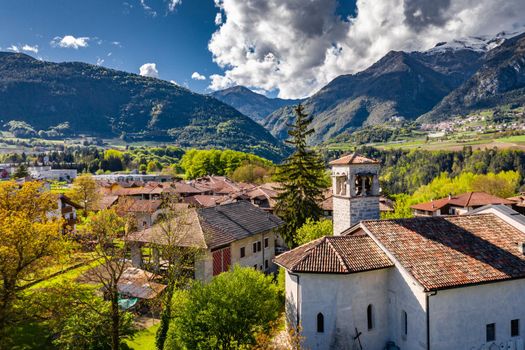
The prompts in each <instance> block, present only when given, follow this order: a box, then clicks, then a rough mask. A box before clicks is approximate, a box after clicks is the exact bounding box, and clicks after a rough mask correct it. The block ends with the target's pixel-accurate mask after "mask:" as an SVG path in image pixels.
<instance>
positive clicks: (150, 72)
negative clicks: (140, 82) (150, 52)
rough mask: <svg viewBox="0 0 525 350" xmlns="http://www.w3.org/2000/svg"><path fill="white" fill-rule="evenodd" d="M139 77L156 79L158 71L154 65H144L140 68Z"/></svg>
mask: <svg viewBox="0 0 525 350" xmlns="http://www.w3.org/2000/svg"><path fill="white" fill-rule="evenodd" d="M139 74H140V75H142V76H144V77H151V78H158V77H159V71H158V70H157V64H156V63H144V64H143V65H142V66H140V73H139Z"/></svg>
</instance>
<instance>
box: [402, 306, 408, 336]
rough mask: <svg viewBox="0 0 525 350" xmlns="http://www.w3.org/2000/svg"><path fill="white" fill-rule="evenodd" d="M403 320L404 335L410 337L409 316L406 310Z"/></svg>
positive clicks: (403, 313)
mask: <svg viewBox="0 0 525 350" xmlns="http://www.w3.org/2000/svg"><path fill="white" fill-rule="evenodd" d="M401 320H402V322H403V335H404V336H405V337H406V336H407V335H408V315H407V312H406V311H405V310H403V312H402V314H401Z"/></svg>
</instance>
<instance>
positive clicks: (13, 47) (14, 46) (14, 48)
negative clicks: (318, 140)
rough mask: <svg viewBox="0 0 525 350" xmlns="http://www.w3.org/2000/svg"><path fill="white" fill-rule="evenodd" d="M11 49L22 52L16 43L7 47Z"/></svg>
mask: <svg viewBox="0 0 525 350" xmlns="http://www.w3.org/2000/svg"><path fill="white" fill-rule="evenodd" d="M7 49H8V50H9V51H13V52H20V49H19V48H18V46H16V45H11V46H9V47H8V48H7Z"/></svg>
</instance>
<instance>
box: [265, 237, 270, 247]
mask: <svg viewBox="0 0 525 350" xmlns="http://www.w3.org/2000/svg"><path fill="white" fill-rule="evenodd" d="M269 245H270V242H269V240H268V237H266V238H265V239H264V248H268V246H269Z"/></svg>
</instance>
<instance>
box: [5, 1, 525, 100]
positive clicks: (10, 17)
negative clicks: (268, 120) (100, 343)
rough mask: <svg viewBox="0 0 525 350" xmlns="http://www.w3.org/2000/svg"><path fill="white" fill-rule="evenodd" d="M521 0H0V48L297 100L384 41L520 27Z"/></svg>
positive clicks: (419, 46)
mask: <svg viewBox="0 0 525 350" xmlns="http://www.w3.org/2000/svg"><path fill="white" fill-rule="evenodd" d="M523 1H524V0H439V1H437V0H126V1H122V0H89V1H86V0H0V50H1V51H17V52H24V53H27V54H29V55H31V56H33V57H36V58H39V59H42V60H46V61H53V62H63V61H82V62H87V63H92V64H99V65H102V66H104V67H108V68H114V69H119V70H124V71H127V72H132V73H137V74H142V75H148V76H153V77H158V78H160V79H164V80H168V81H173V82H174V83H176V84H179V85H182V86H185V87H188V88H189V89H191V90H193V91H196V92H199V93H209V92H211V91H214V90H218V89H224V88H227V87H230V86H234V85H245V86H247V87H250V88H251V89H252V90H254V91H256V92H260V93H264V94H266V95H267V96H270V97H274V96H279V97H282V98H302V97H306V96H309V95H311V94H313V93H315V92H316V91H317V90H318V89H320V88H321V87H322V86H324V85H326V84H327V83H328V82H330V81H331V80H332V79H334V78H335V77H337V76H338V75H341V74H349V73H355V72H358V71H360V70H363V69H365V68H366V67H368V66H370V65H371V64H373V63H374V62H375V61H377V60H378V59H380V58H381V57H382V56H383V55H385V54H386V53H387V52H388V51H390V50H408V51H411V50H425V49H429V48H431V47H433V46H434V45H435V44H436V43H438V42H442V41H449V40H453V39H456V38H462V37H466V36H474V35H494V34H496V33H498V32H501V31H523V28H524V27H523V25H524V24H525V6H524V4H523Z"/></svg>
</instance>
